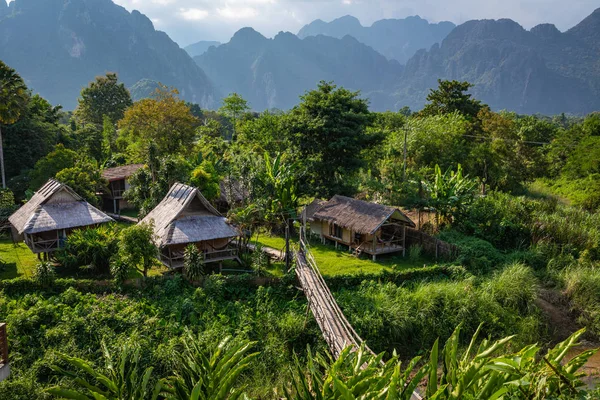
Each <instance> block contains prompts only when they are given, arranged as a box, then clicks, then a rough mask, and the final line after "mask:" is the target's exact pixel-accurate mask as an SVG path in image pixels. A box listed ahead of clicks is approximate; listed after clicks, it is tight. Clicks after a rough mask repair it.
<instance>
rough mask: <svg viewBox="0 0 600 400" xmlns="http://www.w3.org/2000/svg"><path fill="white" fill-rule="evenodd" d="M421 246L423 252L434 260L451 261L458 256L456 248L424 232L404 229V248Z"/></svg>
mask: <svg viewBox="0 0 600 400" xmlns="http://www.w3.org/2000/svg"><path fill="white" fill-rule="evenodd" d="M416 245H418V246H421V248H422V249H423V252H424V253H425V254H427V255H430V256H432V257H435V258H445V259H452V258H456V256H457V255H458V247H456V246H455V245H453V244H450V243H448V242H444V241H443V240H439V239H437V238H435V237H433V236H431V235H428V234H427V233H425V232H422V231H419V230H417V229H413V228H406V247H407V248H410V247H411V246H416Z"/></svg>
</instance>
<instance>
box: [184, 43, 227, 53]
mask: <svg viewBox="0 0 600 400" xmlns="http://www.w3.org/2000/svg"><path fill="white" fill-rule="evenodd" d="M219 45H221V42H215V41H210V40H201V41H199V42H196V43H192V44H190V45H189V46H185V47H184V48H183V49H184V50H185V51H186V52H187V53H188V54H189V55H190V57H196V56H199V55H202V54H204V53H206V50H208V49H209V48H210V47H211V46H215V47H217V46H219Z"/></svg>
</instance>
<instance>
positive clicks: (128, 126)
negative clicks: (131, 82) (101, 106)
mask: <svg viewBox="0 0 600 400" xmlns="http://www.w3.org/2000/svg"><path fill="white" fill-rule="evenodd" d="M198 124H199V121H198V118H196V117H194V115H192V113H191V111H190V109H189V107H188V106H187V105H186V103H185V102H184V101H183V100H180V99H179V97H178V92H177V90H175V89H173V90H169V89H168V88H166V87H165V86H161V87H160V88H159V89H157V91H156V92H155V94H154V97H153V98H150V99H142V100H140V101H138V102H136V103H135V104H134V105H133V106H131V107H130V108H129V109H128V110H127V111H126V112H125V116H124V117H123V119H122V120H121V121H120V122H119V128H121V129H122V131H123V133H122V134H123V135H126V136H127V137H128V138H129V141H130V148H129V149H128V151H129V153H130V154H132V158H133V159H132V160H131V161H142V160H144V159H145V158H146V156H147V151H148V148H149V147H148V145H149V143H150V142H154V143H155V144H156V150H157V152H158V155H159V156H164V155H167V154H190V153H191V152H192V150H193V145H194V140H195V137H196V131H195V127H196V126H198Z"/></svg>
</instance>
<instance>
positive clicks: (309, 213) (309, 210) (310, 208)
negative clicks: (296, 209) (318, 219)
mask: <svg viewBox="0 0 600 400" xmlns="http://www.w3.org/2000/svg"><path fill="white" fill-rule="evenodd" d="M324 203H326V201H325V200H321V199H314V200H313V201H312V202H311V203H310V204H307V205H306V206H305V207H304V209H303V210H302V213H301V215H300V219H301V220H302V221H304V220H307V221H310V220H312V218H313V215H314V214H315V211H317V210H318V209H319V208H321V206H322V205H323V204H324Z"/></svg>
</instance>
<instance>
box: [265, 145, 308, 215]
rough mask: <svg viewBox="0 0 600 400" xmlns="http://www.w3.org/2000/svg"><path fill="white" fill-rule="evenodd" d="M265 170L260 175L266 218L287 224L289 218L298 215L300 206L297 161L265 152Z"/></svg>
mask: <svg viewBox="0 0 600 400" xmlns="http://www.w3.org/2000/svg"><path fill="white" fill-rule="evenodd" d="M264 165H265V171H264V173H263V174H262V175H261V176H260V180H261V183H262V187H261V189H260V193H258V195H262V198H261V206H262V207H263V208H264V209H265V219H266V220H267V221H269V222H275V223H278V224H280V225H281V224H285V223H286V222H287V219H288V218H295V217H296V209H297V208H298V193H297V182H298V177H297V169H298V165H297V163H290V162H289V161H286V160H284V159H283V157H282V155H281V154H278V155H277V156H276V157H275V158H274V159H271V157H270V156H269V153H267V152H265V153H264Z"/></svg>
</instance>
